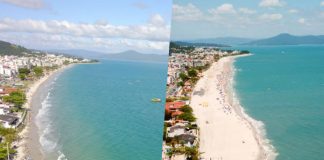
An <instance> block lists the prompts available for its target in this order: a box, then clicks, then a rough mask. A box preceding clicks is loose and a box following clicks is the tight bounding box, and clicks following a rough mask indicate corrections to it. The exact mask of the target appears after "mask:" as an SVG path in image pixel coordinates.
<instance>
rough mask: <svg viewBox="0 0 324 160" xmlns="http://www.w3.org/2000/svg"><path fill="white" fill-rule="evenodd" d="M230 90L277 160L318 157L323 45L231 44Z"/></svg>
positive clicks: (322, 128) (323, 119) (323, 124)
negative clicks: (234, 54)
mask: <svg viewBox="0 0 324 160" xmlns="http://www.w3.org/2000/svg"><path fill="white" fill-rule="evenodd" d="M237 48H239V49H247V50H250V51H251V52H252V53H253V55H252V56H248V57H243V58H239V59H237V61H236V62H235V67H236V75H235V81H236V82H235V87H234V88H235V90H236V92H237V94H238V98H239V100H240V103H241V104H242V106H243V107H244V109H245V111H246V112H247V113H248V114H249V115H250V116H251V117H253V118H254V119H256V120H260V121H262V122H263V123H264V127H265V129H266V134H267V138H268V139H270V140H271V144H272V145H273V146H274V147H275V149H276V152H277V153H278V154H279V155H278V156H277V159H278V160H323V159H324V152H323V151H324V46H270V47H251V46H245V47H242V46H240V47H237Z"/></svg>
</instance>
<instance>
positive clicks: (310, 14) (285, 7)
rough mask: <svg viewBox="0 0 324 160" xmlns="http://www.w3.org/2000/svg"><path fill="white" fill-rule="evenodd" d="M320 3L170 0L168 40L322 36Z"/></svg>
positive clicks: (323, 21)
mask: <svg viewBox="0 0 324 160" xmlns="http://www.w3.org/2000/svg"><path fill="white" fill-rule="evenodd" d="M323 28H324V1H323V0H311V1H306V0H303V1H301V0H299V1H296V0H244V1H243V0H204V1H197V0H174V4H173V17H172V27H171V39H173V40H181V39H199V38H214V37H246V38H265V37H271V36H275V35H277V34H280V33H291V34H295V35H308V34H313V35H319V34H324V29H323Z"/></svg>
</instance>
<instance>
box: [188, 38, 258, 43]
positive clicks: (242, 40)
mask: <svg viewBox="0 0 324 160" xmlns="http://www.w3.org/2000/svg"><path fill="white" fill-rule="evenodd" d="M253 40H255V39H251V38H242V37H218V38H202V39H195V40H187V41H185V42H189V43H209V44H222V45H238V44H243V43H248V42H251V41H253Z"/></svg>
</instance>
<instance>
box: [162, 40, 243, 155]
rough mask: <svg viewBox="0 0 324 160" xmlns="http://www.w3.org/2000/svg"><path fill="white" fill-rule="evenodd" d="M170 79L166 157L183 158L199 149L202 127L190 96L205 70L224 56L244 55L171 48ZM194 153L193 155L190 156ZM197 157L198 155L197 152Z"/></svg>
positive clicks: (230, 52)
mask: <svg viewBox="0 0 324 160" xmlns="http://www.w3.org/2000/svg"><path fill="white" fill-rule="evenodd" d="M170 51H171V53H170V56H169V63H168V78H167V102H166V105H165V121H164V123H165V131H164V143H163V159H166V160H173V159H181V160H184V159H186V158H187V156H188V155H186V154H185V152H183V151H184V150H186V149H188V148H186V147H189V148H191V149H194V150H196V151H197V152H196V153H198V150H197V146H198V145H199V144H198V143H199V141H198V138H197V137H198V135H199V133H198V131H199V126H197V124H196V123H195V118H194V115H193V113H192V109H190V108H191V107H190V97H191V95H192V91H193V88H194V86H195V83H196V82H197V81H198V80H199V78H201V77H203V74H202V72H203V71H204V70H207V69H208V68H209V66H210V65H211V64H212V63H214V62H217V61H218V60H219V59H220V58H221V57H225V56H230V55H237V54H242V53H241V52H240V51H235V50H222V49H220V48H212V47H208V48H206V47H188V46H187V47H186V46H181V47H175V48H170ZM191 156H193V155H191ZM195 156H196V157H197V156H199V155H195Z"/></svg>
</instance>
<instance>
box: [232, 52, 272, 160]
mask: <svg viewBox="0 0 324 160" xmlns="http://www.w3.org/2000/svg"><path fill="white" fill-rule="evenodd" d="M251 55H252V54H249V55H241V56H234V57H229V58H230V63H231V64H230V67H231V73H230V74H231V76H230V77H231V78H230V83H229V84H230V85H229V86H228V87H229V88H228V91H229V92H231V93H232V96H231V98H232V105H233V107H234V109H235V112H236V113H237V114H238V115H239V116H241V117H242V118H243V119H244V120H245V121H247V122H248V123H249V124H250V125H251V126H252V131H253V132H254V133H253V134H254V138H255V139H256V140H257V142H258V145H259V149H260V154H259V156H258V158H257V159H258V160H275V159H276V157H277V155H278V153H277V152H276V149H275V148H274V146H272V144H271V142H270V140H269V139H268V138H267V137H266V129H265V127H264V123H263V122H262V121H258V120H256V119H253V118H252V117H251V116H250V115H249V114H248V113H246V111H245V109H244V107H243V106H242V105H241V104H240V100H239V98H238V97H237V91H236V90H235V88H234V86H235V79H234V78H235V75H236V73H237V71H236V68H235V66H234V63H235V61H236V59H237V58H240V57H245V56H251Z"/></svg>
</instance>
